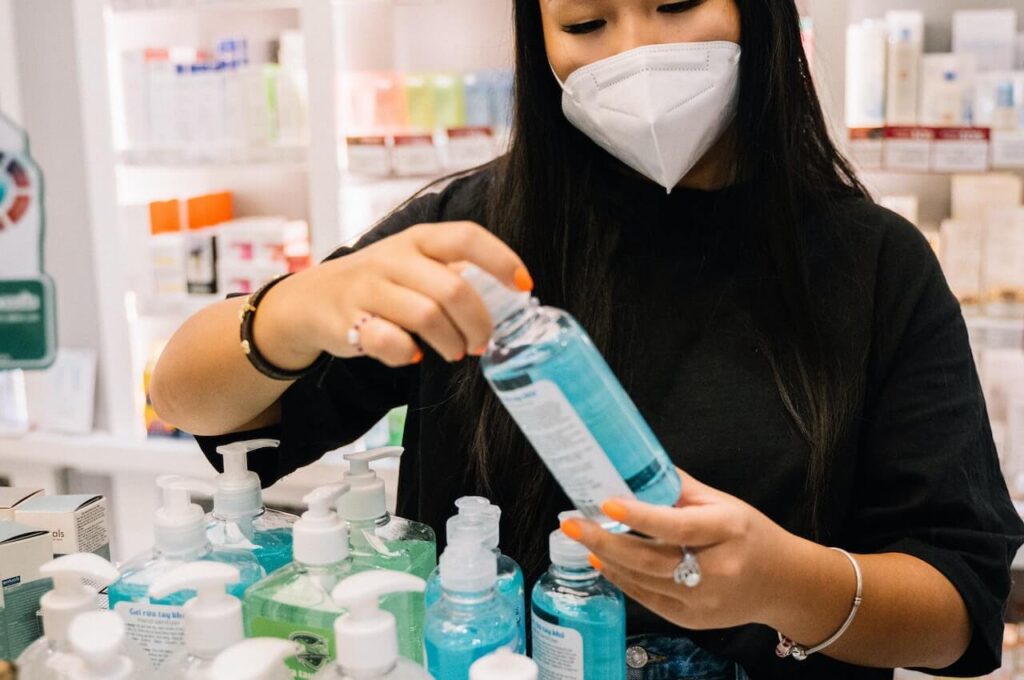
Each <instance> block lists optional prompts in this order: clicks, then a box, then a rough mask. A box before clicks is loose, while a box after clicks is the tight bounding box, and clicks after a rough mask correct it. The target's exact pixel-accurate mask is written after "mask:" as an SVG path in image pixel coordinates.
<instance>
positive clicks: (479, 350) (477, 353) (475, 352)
mask: <svg viewBox="0 0 1024 680" xmlns="http://www.w3.org/2000/svg"><path fill="white" fill-rule="evenodd" d="M486 352H487V345H480V347H478V348H476V349H475V350H473V356H475V357H482V356H483V355H484V353H486Z"/></svg>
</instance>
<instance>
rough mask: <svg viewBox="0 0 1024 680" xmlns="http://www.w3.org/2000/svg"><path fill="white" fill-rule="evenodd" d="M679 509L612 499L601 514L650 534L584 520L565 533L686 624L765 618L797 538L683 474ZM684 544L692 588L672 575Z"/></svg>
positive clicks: (608, 572) (620, 580)
mask: <svg viewBox="0 0 1024 680" xmlns="http://www.w3.org/2000/svg"><path fill="white" fill-rule="evenodd" d="M679 476H680V478H681V479H682V489H683V491H682V496H681V497H680V499H679V502H678V503H677V506H678V507H664V506H656V505H649V504H647V503H643V502H641V501H637V500H610V501H607V502H606V503H604V505H603V506H602V508H601V509H602V511H603V512H604V513H605V514H606V515H608V516H609V517H611V518H612V519H614V520H617V521H620V522H623V523H624V524H627V525H629V526H630V527H631V528H632V529H633V530H634V531H635V532H638V533H641V534H644V535H645V536H649V537H650V538H642V537H640V536H635V535H630V534H613V533H610V532H608V531H605V530H603V529H601V528H600V526H599V525H597V524H596V523H594V522H591V521H587V520H582V519H581V520H576V519H570V520H566V521H565V522H563V524H562V530H563V531H564V532H565V533H566V534H567V535H568V536H569V537H571V538H573V539H575V540H578V541H579V542H580V543H582V544H584V545H585V546H587V547H588V548H590V550H591V553H592V555H591V558H590V559H591V563H592V564H593V565H594V566H595V567H596V568H598V569H599V570H600V571H601V573H602V574H604V576H605V577H607V578H608V579H609V580H610V581H612V582H613V583H615V584H616V585H617V586H619V588H621V589H622V591H623V592H624V593H626V595H628V596H629V597H631V598H633V599H634V600H636V601H637V602H639V603H640V604H642V605H644V606H645V607H647V608H648V609H650V610H651V611H652V612H654V613H655V614H657V615H658V616H661V617H662V618H664V619H666V620H668V621H671V622H672V623H675V624H677V625H679V626H682V627H684V628H689V629H691V630H701V629H708V628H728V627H732V626H739V625H743V624H747V623H754V622H758V623H764V622H766V621H768V620H770V607H771V604H772V600H773V595H774V591H775V588H774V587H773V585H774V584H780V582H781V581H782V580H783V570H784V569H785V567H784V562H785V559H786V557H787V552H792V550H791V549H792V548H796V547H797V546H798V545H799V543H800V540H799V539H797V537H796V536H794V535H792V534H790V533H788V532H787V531H785V530H784V529H783V528H782V527H780V526H779V525H777V524H776V523H775V522H773V521H771V520H770V519H768V518H767V517H766V516H765V515H764V514H762V513H761V512H759V511H758V510H756V509H754V508H753V507H751V506H750V505H748V504H747V503H744V502H743V501H741V500H740V499H738V498H735V497H734V496H730V495H728V494H726V493H723V492H721V491H718V490H717V489H713V488H711V487H710V486H707V485H705V484H701V483H700V482H698V481H697V480H695V479H694V478H692V477H690V476H689V475H687V474H685V473H684V472H682V471H680V472H679ZM682 546H686V547H687V548H689V549H690V550H691V551H692V552H693V553H694V554H695V555H696V557H697V560H698V561H699V562H700V569H701V581H700V583H699V585H697V586H696V587H694V588H688V587H686V586H685V585H681V584H677V583H676V582H675V581H674V580H673V579H672V573H673V571H674V570H675V568H676V566H677V565H678V564H679V562H680V560H681V559H682V557H683V550H682Z"/></svg>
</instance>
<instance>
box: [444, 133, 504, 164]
mask: <svg viewBox="0 0 1024 680" xmlns="http://www.w3.org/2000/svg"><path fill="white" fill-rule="evenodd" d="M497 154H498V149H497V143H496V141H495V139H494V133H493V131H492V130H491V128H489V127H462V128H450V129H449V130H448V148H447V160H446V162H445V166H446V168H447V169H448V170H452V171H454V170H465V169H467V168H473V167H476V166H478V165H483V164H484V163H487V162H488V161H490V160H492V159H493V158H494V157H495V156H496V155H497Z"/></svg>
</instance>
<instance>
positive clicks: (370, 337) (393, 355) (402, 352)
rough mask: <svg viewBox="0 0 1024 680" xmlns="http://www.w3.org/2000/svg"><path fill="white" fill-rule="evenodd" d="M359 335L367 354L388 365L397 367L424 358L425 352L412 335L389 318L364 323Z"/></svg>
mask: <svg viewBox="0 0 1024 680" xmlns="http://www.w3.org/2000/svg"><path fill="white" fill-rule="evenodd" d="M359 335H360V344H361V345H362V347H363V351H364V352H366V356H369V357H373V358H374V359H377V360H378V361H380V362H381V363H383V364H384V365H386V366H390V367H392V368H397V367H399V366H408V365H409V364H418V363H419V362H420V361H422V360H423V352H422V351H421V350H420V348H419V346H418V345H417V344H416V341H415V340H413V339H412V336H410V335H409V334H408V333H406V332H405V331H404V330H402V329H401V328H399V327H398V326H396V325H395V324H393V323H391V322H390V321H388V320H387V319H382V318H376V319H371V320H370V321H368V322H366V323H365V324H364V325H363V327H362V328H361V329H360V332H359Z"/></svg>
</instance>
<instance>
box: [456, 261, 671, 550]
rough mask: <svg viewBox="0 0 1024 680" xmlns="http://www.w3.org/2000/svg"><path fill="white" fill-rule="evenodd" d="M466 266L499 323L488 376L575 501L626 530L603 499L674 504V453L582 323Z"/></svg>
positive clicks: (485, 362) (487, 356)
mask: <svg viewBox="0 0 1024 680" xmlns="http://www.w3.org/2000/svg"><path fill="white" fill-rule="evenodd" d="M462 276H463V278H464V279H465V280H466V281H468V282H469V283H470V284H471V285H472V286H473V288H474V289H476V291H477V293H479V295H480V297H481V298H482V299H483V301H484V304H485V305H486V306H487V309H488V311H490V313H491V319H492V320H493V321H494V324H495V329H494V334H493V335H492V336H491V341H490V344H489V345H488V347H487V351H486V352H485V353H484V355H483V357H481V359H480V367H481V369H482V370H483V373H484V377H485V378H487V381H488V383H490V385H491V388H492V389H493V390H494V392H495V394H496V395H497V396H498V399H499V400H500V401H501V403H502V404H504V406H505V408H506V410H508V412H509V414H510V415H511V416H512V419H513V420H514V421H515V422H516V424H517V425H518V426H519V429H521V430H522V431H523V434H525V435H526V438H527V439H528V440H529V441H530V444H532V445H533V448H534V449H535V450H536V451H537V454H538V455H539V456H540V458H541V460H543V461H544V464H545V465H547V467H548V469H549V470H551V474H552V475H553V476H554V478H555V479H556V480H557V481H558V483H559V484H560V485H561V487H562V490H563V491H565V493H566V495H567V496H568V497H569V499H570V500H572V502H573V503H574V504H575V505H576V507H577V509H579V510H581V511H583V513H584V514H585V515H586V516H587V517H589V518H590V519H593V520H595V521H597V522H599V523H600V524H601V525H602V526H604V527H605V528H607V529H610V530H613V531H625V530H627V527H625V526H623V525H622V524H620V523H618V522H615V521H613V520H612V519H611V518H609V517H606V516H605V515H604V514H603V513H602V512H601V509H600V507H601V503H603V502H604V501H605V500H607V499H609V498H612V497H627V498H628V497H632V496H636V497H637V498H639V499H640V500H642V501H645V502H647V503H653V504H656V505H673V504H675V502H676V501H677V500H679V493H680V480H679V475H678V474H677V473H676V470H675V468H674V466H673V465H672V461H671V460H670V459H669V457H668V454H666V453H665V449H664V447H662V445H661V444H660V443H659V442H658V439H657V437H655V435H654V432H653V431H651V428H650V426H649V425H648V424H647V422H646V421H645V420H644V419H643V416H641V415H640V411H639V410H638V409H637V407H636V405H635V404H634V403H633V401H632V400H631V399H630V398H629V395H628V394H626V391H625V390H624V389H623V388H622V385H621V384H620V383H619V381H618V379H617V378H616V377H615V375H614V374H613V373H612V371H611V369H610V368H609V367H608V364H607V363H606V362H605V360H604V357H602V356H601V353H600V352H598V351H597V349H596V348H595V347H594V343H593V341H592V340H591V339H590V337H589V336H588V335H587V333H586V331H584V330H583V328H582V327H580V325H579V323H578V322H577V321H576V320H575V319H573V318H572V317H571V316H570V315H569V314H568V313H567V312H565V311H562V310H560V309H555V308H554V307H541V306H540V305H538V304H537V303H536V302H535V301H532V300H531V299H530V296H529V295H528V294H526V293H517V292H515V291H512V290H510V289H509V288H506V287H505V286H503V285H502V284H501V283H500V282H499V281H498V280H497V279H495V278H494V277H493V276H491V275H490V274H488V273H487V272H485V271H483V270H482V269H480V268H479V267H476V266H475V265H470V266H468V267H466V269H465V270H464V271H463V272H462Z"/></svg>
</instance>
